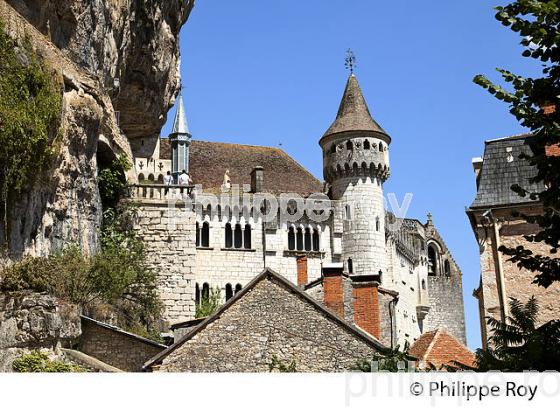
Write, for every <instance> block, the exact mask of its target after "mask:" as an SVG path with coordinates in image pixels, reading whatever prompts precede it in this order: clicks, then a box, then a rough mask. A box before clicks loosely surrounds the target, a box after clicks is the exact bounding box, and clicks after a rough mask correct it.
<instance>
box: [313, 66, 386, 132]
mask: <svg viewBox="0 0 560 410" xmlns="http://www.w3.org/2000/svg"><path fill="white" fill-rule="evenodd" d="M345 131H372V132H376V133H379V134H383V135H384V137H385V138H386V139H389V136H388V135H387V133H386V132H385V131H384V130H383V128H381V126H380V125H379V124H378V123H377V122H375V120H374V119H373V118H372V117H371V114H370V112H369V108H368V106H367V103H366V100H365V98H364V95H363V94H362V90H361V89H360V84H358V79H357V78H356V76H355V75H354V74H351V75H350V77H348V81H347V83H346V88H345V90H344V94H343V96H342V100H341V101H340V107H339V108H338V113H337V115H336V119H335V121H334V122H333V124H332V125H331V126H330V128H329V129H328V130H327V132H325V135H324V136H323V137H326V136H328V135H332V134H338V133H340V132H345Z"/></svg>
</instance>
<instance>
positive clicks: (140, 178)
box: [138, 174, 146, 183]
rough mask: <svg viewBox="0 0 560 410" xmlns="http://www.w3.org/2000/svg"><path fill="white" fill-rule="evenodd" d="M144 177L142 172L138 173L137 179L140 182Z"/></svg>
mask: <svg viewBox="0 0 560 410" xmlns="http://www.w3.org/2000/svg"><path fill="white" fill-rule="evenodd" d="M144 179H146V177H145V176H144V174H138V181H140V183H142V181H144Z"/></svg>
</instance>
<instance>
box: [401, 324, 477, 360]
mask: <svg viewBox="0 0 560 410" xmlns="http://www.w3.org/2000/svg"><path fill="white" fill-rule="evenodd" d="M409 354H410V355H411V356H414V357H415V358H417V359H418V360H419V361H420V362H421V363H420V366H421V367H423V366H425V365H427V364H431V365H433V366H435V367H436V369H441V368H442V366H446V365H449V366H452V367H456V366H457V363H460V364H462V365H464V366H467V367H471V368H472V367H475V365H476V363H475V362H476V356H475V354H474V353H473V352H471V351H470V350H469V348H468V347H466V346H465V345H463V344H462V343H461V342H460V341H459V340H457V338H455V337H454V336H453V335H451V334H450V333H449V332H448V331H447V330H446V329H444V328H440V329H437V330H433V331H430V332H426V333H424V334H422V335H421V336H420V337H419V338H418V339H417V340H416V341H415V342H414V344H413V345H412V346H411V348H410V351H409ZM422 362H423V363H422Z"/></svg>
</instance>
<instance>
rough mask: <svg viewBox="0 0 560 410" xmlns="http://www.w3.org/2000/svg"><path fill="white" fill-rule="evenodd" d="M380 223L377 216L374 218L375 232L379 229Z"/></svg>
mask: <svg viewBox="0 0 560 410" xmlns="http://www.w3.org/2000/svg"><path fill="white" fill-rule="evenodd" d="M380 225H381V223H380V222H379V217H377V218H375V230H376V231H377V232H379V229H381V227H380Z"/></svg>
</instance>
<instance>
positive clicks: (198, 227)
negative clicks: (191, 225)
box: [196, 222, 200, 246]
mask: <svg viewBox="0 0 560 410" xmlns="http://www.w3.org/2000/svg"><path fill="white" fill-rule="evenodd" d="M196 246H200V224H199V223H198V222H197V223H196Z"/></svg>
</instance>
